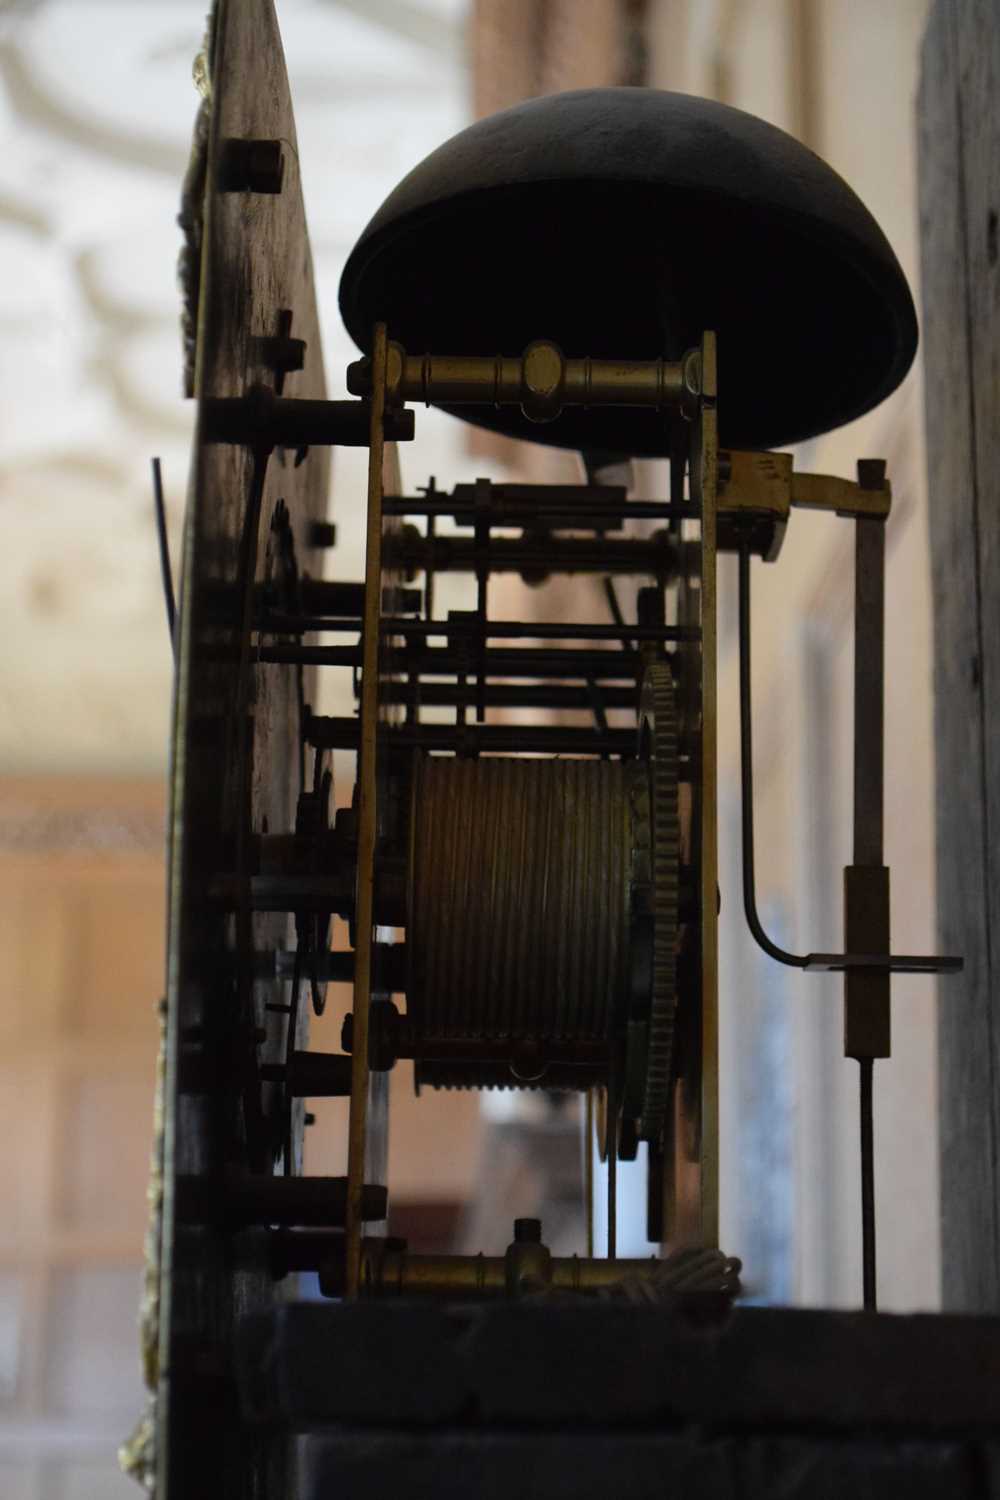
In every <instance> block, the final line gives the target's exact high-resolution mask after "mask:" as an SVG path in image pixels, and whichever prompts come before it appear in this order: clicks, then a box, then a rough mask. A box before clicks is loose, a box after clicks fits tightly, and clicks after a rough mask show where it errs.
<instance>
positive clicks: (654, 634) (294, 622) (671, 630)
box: [257, 614, 701, 642]
mask: <svg viewBox="0 0 1000 1500" xmlns="http://www.w3.org/2000/svg"><path fill="white" fill-rule="evenodd" d="M380 628H381V632H382V634H383V636H387V635H388V636H393V635H395V636H401V637H403V638H404V639H406V640H427V639H428V638H431V637H434V636H445V637H448V638H449V639H459V638H464V639H468V640H470V641H472V642H475V641H477V640H486V641H492V640H535V641H622V640H625V641H626V642H631V641H654V642H667V641H697V640H699V639H700V635H701V633H700V631H699V630H698V628H697V626H694V625H627V626H624V627H622V626H618V625H592V624H589V623H588V622H587V621H584V620H579V621H577V620H573V621H567V622H566V623H563V622H562V621H561V620H560V621H553V620H545V621H543V620H524V621H521V620H487V621H486V622H485V624H484V623H482V622H480V621H472V620H405V619H395V618H393V617H391V616H383V618H382V620H381V622H380ZM257 629H258V630H259V631H260V633H261V634H268V635H297V634H303V635H304V634H306V633H307V632H308V631H327V632H329V633H330V634H333V635H344V634H347V635H357V634H358V633H359V632H360V630H361V622H360V621H359V620H343V619H328V618H327V617H326V616H325V615H286V614H270V615H268V616H267V617H266V619H264V620H261V622H260V624H259V625H258V626H257Z"/></svg>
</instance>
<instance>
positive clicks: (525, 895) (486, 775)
mask: <svg viewBox="0 0 1000 1500" xmlns="http://www.w3.org/2000/svg"><path fill="white" fill-rule="evenodd" d="M644 789H647V790H644ZM644 807H645V808H647V809H648V781H647V778H646V775H645V771H644V768H642V767H641V766H639V765H638V764H637V763H635V762H628V763H624V762H620V761H599V760H583V759H581V760H568V759H567V760H558V759H547V760H543V759H528V758H524V757H513V756H511V757H488V758H482V759H477V760H474V759H461V758H452V757H437V756H430V757H424V758H422V759H420V760H419V761H418V764H417V767H416V770H415V773H414V778H413V800H412V806H411V825H410V826H411V858H410V895H409V921H408V923H407V934H406V941H407V950H408V953H409V959H410V974H409V987H408V990H407V1015H408V1017H409V1019H410V1020H411V1022H412V1023H413V1025H414V1027H415V1031H416V1033H417V1035H418V1037H419V1038H420V1039H421V1043H422V1045H423V1050H424V1051H425V1052H427V1053H428V1057H429V1059H430V1058H432V1057H433V1051H432V1049H430V1048H428V1047H427V1043H428V1042H432V1041H433V1039H435V1038H438V1039H446V1038H447V1039H454V1038H466V1039H468V1040H469V1041H470V1043H475V1042H482V1043H488V1042H494V1043H495V1042H503V1041H509V1042H510V1043H511V1046H512V1052H511V1059H512V1062H513V1063H514V1068H513V1070H511V1069H508V1068H506V1066H505V1065H504V1064H503V1063H501V1065H500V1066H499V1067H498V1066H497V1063H496V1061H495V1057H496V1049H495V1048H493V1049H492V1057H493V1059H494V1061H492V1062H487V1061H486V1059H485V1058H484V1059H483V1061H482V1063H480V1064H478V1065H477V1064H476V1062H475V1061H474V1049H473V1048H470V1059H469V1061H468V1063H466V1062H464V1061H463V1062H461V1063H456V1062H453V1061H452V1062H449V1063H448V1064H447V1065H443V1064H435V1063H433V1062H432V1061H429V1060H428V1062H426V1063H424V1064H422V1065H421V1064H418V1080H419V1081H423V1082H426V1083H430V1084H432V1085H435V1086H437V1087H442V1086H443V1087H453V1088H454V1087H466V1088H469V1087H497V1086H503V1085H504V1083H506V1084H507V1085H508V1086H510V1085H511V1084H513V1085H514V1086H517V1085H518V1082H519V1081H520V1082H522V1083H523V1084H524V1085H528V1086H530V1084H531V1083H532V1082H537V1078H533V1077H532V1076H531V1070H530V1064H529V1066H528V1068H527V1069H526V1070H525V1071H523V1072H522V1070H521V1069H520V1068H519V1067H518V1066H517V1058H518V1056H519V1055H523V1056H524V1057H526V1058H529V1059H530V1057H531V1055H532V1044H544V1046H542V1047H541V1048H540V1050H539V1052H538V1055H539V1056H541V1057H542V1064H541V1066H542V1068H544V1066H545V1057H546V1056H550V1058H551V1068H550V1070H549V1071H550V1072H551V1074H552V1085H553V1086H556V1087H559V1086H562V1087H581V1088H584V1087H587V1086H588V1085H589V1084H592V1083H593V1082H594V1081H595V1077H594V1072H593V1068H592V1067H591V1068H590V1069H586V1068H584V1069H579V1070H577V1069H575V1068H574V1067H573V1066H572V1048H571V1047H570V1046H569V1044H570V1043H573V1042H604V1043H610V1041H611V1038H612V1035H613V1032H614V1030H615V1025H616V1021H617V1020H618V1018H619V1017H620V1015H621V1011H622V1005H623V999H624V995H625V992H626V988H627V985H628V980H629V960H630V954H629V930H630V913H631V902H632V886H633V879H634V876H633V866H634V863H635V854H636V849H637V847H638V845H639V844H641V842H642V839H641V836H640V831H639V828H638V826H637V825H638V824H639V823H641V822H642V809H643V808H644ZM645 816H646V819H647V820H648V811H647V812H646V814H645ZM557 1078H558V1080H559V1081H558V1083H557V1082H556V1079H557ZM541 1086H542V1087H546V1086H549V1085H548V1084H547V1083H546V1081H545V1076H544V1073H543V1074H542V1075H541Z"/></svg>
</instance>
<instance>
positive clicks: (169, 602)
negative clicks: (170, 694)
mask: <svg viewBox="0 0 1000 1500" xmlns="http://www.w3.org/2000/svg"><path fill="white" fill-rule="evenodd" d="M153 510H154V512H155V514H156V540H157V543H158V544H159V551H160V578H161V579H162V582H163V602H164V605H165V606H166V611H167V630H168V631H169V632H170V649H171V651H172V652H173V654H174V660H175V661H176V660H177V636H176V625H175V621H176V618H177V605H176V602H175V598H174V574H173V569H172V567H171V566H170V542H169V539H168V537H167V507H166V502H165V501H164V498H163V473H162V470H161V468H160V460H159V459H158V458H154V459H153Z"/></svg>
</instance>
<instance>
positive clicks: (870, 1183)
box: [858, 1057, 878, 1312]
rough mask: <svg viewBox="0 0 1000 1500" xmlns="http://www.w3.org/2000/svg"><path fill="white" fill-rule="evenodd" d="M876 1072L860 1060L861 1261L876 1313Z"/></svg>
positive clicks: (867, 1303) (870, 1307)
mask: <svg viewBox="0 0 1000 1500" xmlns="http://www.w3.org/2000/svg"><path fill="white" fill-rule="evenodd" d="M874 1071H875V1061H874V1058H871V1057H859V1058H858V1072H859V1075H860V1081H861V1090H860V1092H861V1100H860V1103H861V1110H860V1115H861V1259H862V1286H863V1298H864V1307H865V1311H866V1312H875V1311H876V1310H877V1307H878V1300H877V1295H876V1286H875V1124H874V1101H873V1075H874Z"/></svg>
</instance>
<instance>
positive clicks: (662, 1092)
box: [639, 662, 681, 1141]
mask: <svg viewBox="0 0 1000 1500" xmlns="http://www.w3.org/2000/svg"><path fill="white" fill-rule="evenodd" d="M640 733H641V736H642V742H643V743H644V745H645V746H646V749H647V754H648V757H649V779H650V792H651V796H650V802H651V808H652V821H653V988H652V996H651V999H650V1008H649V1032H648V1039H647V1048H646V1082H645V1090H644V1095H643V1103H642V1113H641V1115H640V1118H639V1135H640V1137H641V1139H642V1140H645V1141H659V1140H661V1139H662V1137H663V1129H664V1123H665V1120H666V1114H667V1104H668V1102H669V1099H670V1086H671V1082H672V1078H673V1065H674V1028H675V1022H676V1017H677V944H678V938H679V925H678V895H679V883H680V882H679V876H680V863H681V829H680V812H679V807H678V795H677V780H678V778H677V766H678V754H679V747H678V718H677V705H676V701H675V697H674V681H673V674H672V672H671V670H670V667H669V666H668V665H667V664H666V663H665V662H657V663H656V664H655V665H653V666H651V667H648V668H647V670H646V673H645V676H644V677H643V682H642V698H641V705H640Z"/></svg>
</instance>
